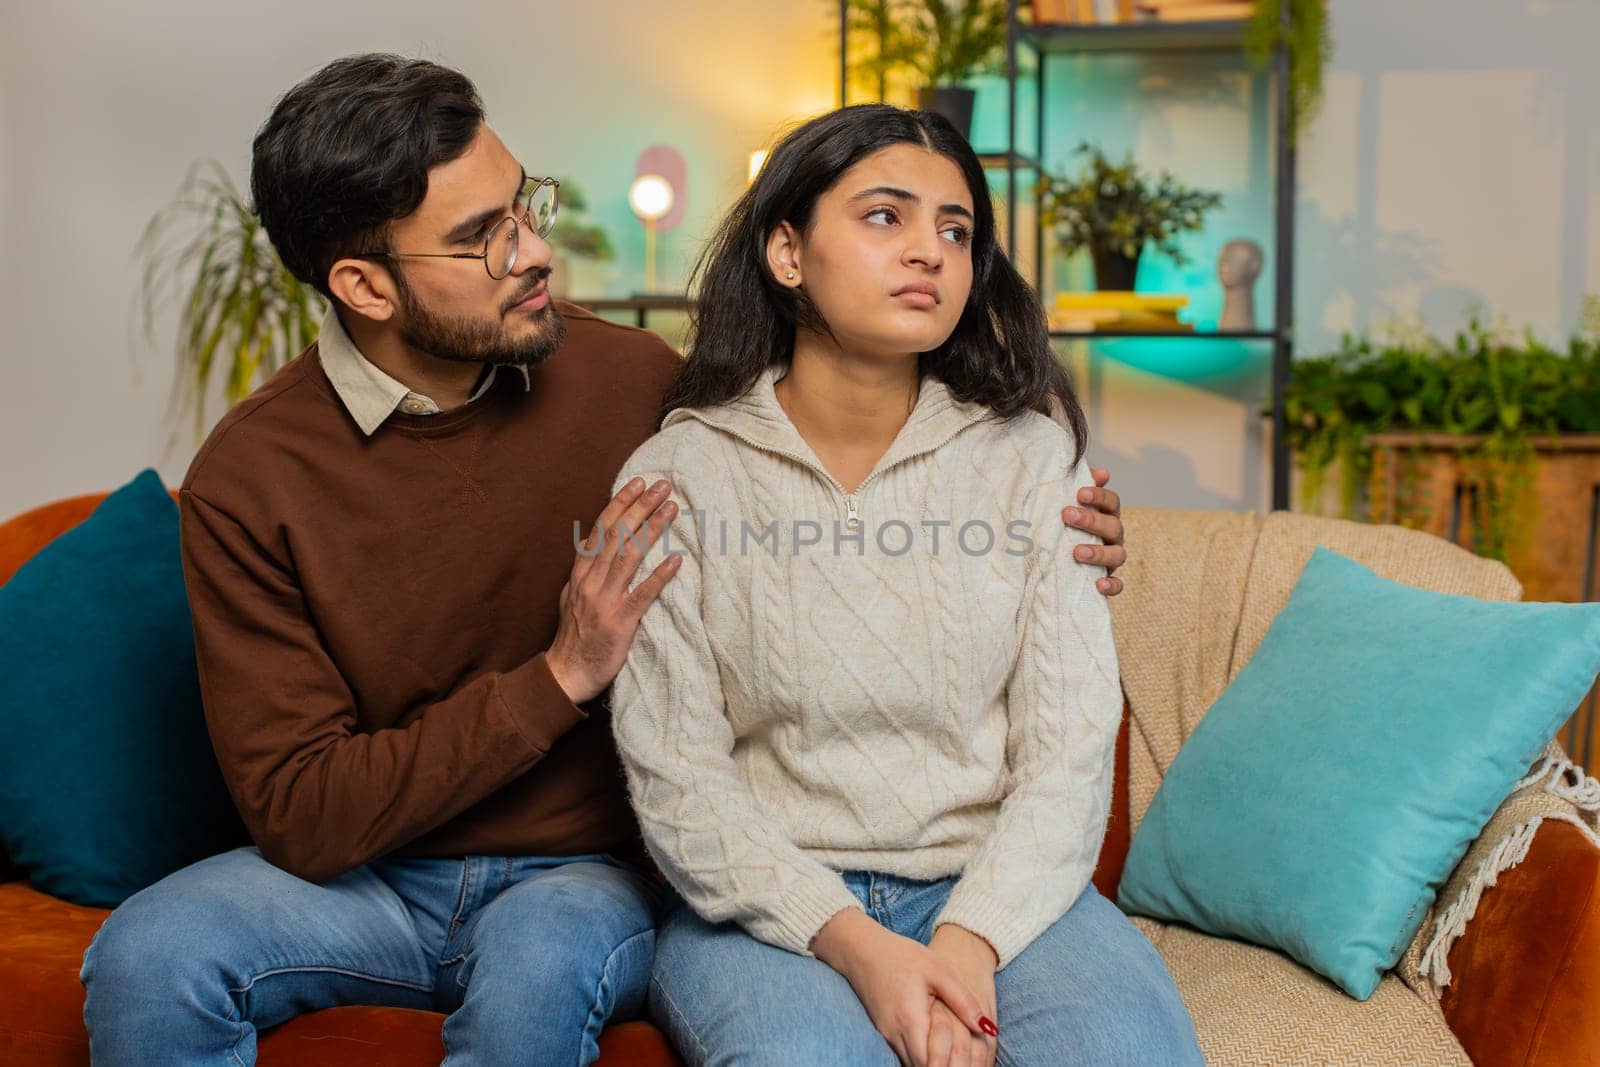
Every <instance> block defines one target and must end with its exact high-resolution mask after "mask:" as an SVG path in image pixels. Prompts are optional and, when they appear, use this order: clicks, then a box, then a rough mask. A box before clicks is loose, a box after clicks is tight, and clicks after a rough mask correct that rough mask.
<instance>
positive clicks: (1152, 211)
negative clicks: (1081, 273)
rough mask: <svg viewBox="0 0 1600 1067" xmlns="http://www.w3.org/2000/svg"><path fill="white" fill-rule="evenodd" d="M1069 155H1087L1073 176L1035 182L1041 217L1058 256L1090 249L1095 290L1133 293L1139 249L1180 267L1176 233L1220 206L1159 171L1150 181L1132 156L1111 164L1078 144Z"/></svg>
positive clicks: (1183, 259)
mask: <svg viewBox="0 0 1600 1067" xmlns="http://www.w3.org/2000/svg"><path fill="white" fill-rule="evenodd" d="M1074 154H1075V155H1079V156H1087V157H1088V164H1087V166H1086V167H1085V169H1084V170H1083V171H1082V172H1080V173H1079V174H1078V175H1076V176H1075V177H1071V178H1059V177H1054V176H1051V175H1045V176H1044V177H1043V178H1041V179H1040V183H1039V193H1040V196H1041V201H1042V204H1041V218H1042V219H1043V220H1044V224H1045V225H1046V226H1049V227H1050V228H1051V232H1052V233H1053V234H1054V236H1055V240H1056V243H1057V246H1058V247H1059V248H1060V249H1061V251H1062V252H1064V253H1066V254H1068V255H1070V254H1072V253H1073V252H1076V251H1078V250H1079V249H1081V248H1087V249H1088V250H1089V254H1090V255H1091V256H1092V257H1093V259H1094V276H1095V285H1096V287H1097V288H1099V289H1102V290H1123V289H1132V288H1133V281H1134V277H1135V276H1136V275H1137V273H1138V270H1139V257H1140V255H1141V254H1143V252H1144V249H1145V246H1146V245H1152V246H1153V247H1154V248H1155V249H1156V250H1157V251H1158V252H1164V253H1166V254H1167V255H1169V256H1171V257H1172V259H1173V260H1174V261H1175V262H1177V263H1178V264H1179V265H1180V266H1181V265H1184V264H1186V263H1188V261H1189V260H1188V257H1187V256H1185V255H1184V253H1183V250H1182V249H1181V248H1179V247H1178V242H1177V235H1178V234H1180V233H1185V232H1193V231H1197V230H1199V229H1200V227H1201V223H1202V222H1203V221H1204V219H1205V215H1206V212H1208V211H1211V210H1213V209H1214V208H1216V207H1217V206H1218V205H1219V204H1221V203H1222V197H1221V195H1220V194H1218V193H1212V192H1204V191H1201V190H1196V189H1189V188H1187V187H1185V186H1183V185H1180V184H1179V183H1178V182H1177V180H1176V179H1174V178H1173V177H1172V175H1171V174H1170V173H1168V172H1166V171H1162V172H1161V174H1160V175H1159V176H1158V177H1156V178H1151V177H1150V176H1149V175H1147V174H1145V173H1143V172H1141V171H1140V170H1139V168H1138V167H1137V165H1135V163H1134V161H1133V155H1132V153H1129V154H1128V156H1127V157H1126V158H1125V159H1124V160H1123V161H1122V162H1121V163H1112V162H1111V161H1110V160H1109V159H1108V158H1106V155H1105V153H1104V152H1102V151H1101V150H1100V149H1099V148H1096V147H1094V146H1092V145H1089V144H1086V143H1084V144H1079V145H1078V147H1077V149H1076V150H1075V152H1074Z"/></svg>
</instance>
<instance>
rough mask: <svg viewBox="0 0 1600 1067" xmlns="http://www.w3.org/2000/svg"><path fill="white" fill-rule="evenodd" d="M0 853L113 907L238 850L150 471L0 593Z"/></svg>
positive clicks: (163, 497) (169, 518)
mask: <svg viewBox="0 0 1600 1067" xmlns="http://www.w3.org/2000/svg"><path fill="white" fill-rule="evenodd" d="M0 676H4V677H5V679H6V686H5V688H4V690H3V691H0V840H3V842H4V847H5V851H6V852H7V854H8V855H9V857H10V859H11V861H12V862H13V863H15V864H16V866H17V867H19V868H20V869H21V870H23V871H24V872H26V874H27V876H28V878H29V880H30V881H31V882H32V883H33V884H34V885H35V886H37V887H38V888H40V889H43V890H45V891H46V892H49V893H51V894H52V895H54V896H57V897H61V898H62V899H65V900H70V901H73V902H75V903H79V904H92V905H101V906H110V905H114V904H116V903H118V902H120V901H121V900H122V899H124V898H125V897H127V896H128V895H129V894H131V893H133V892H136V891H137V890H139V889H141V888H143V887H144V886H146V885H149V884H151V883H152V882H155V881H157V880H159V879H160V878H162V877H163V876H165V875H166V874H168V873H170V872H171V871H174V870H176V869H177V868H179V867H182V866H184V865H185V864H187V863H191V862H193V861H195V860H197V859H200V858H202V857H204V856H208V855H211V854H212V853H215V852H219V851H222V850H224V849H227V848H230V847H233V846H235V845H237V844H241V843H243V842H244V841H245V833H244V828H243V826H242V824H241V823H240V821H239V817H238V814H237V813H236V811H235V810H234V807H233V804H232V801H231V800H230V799H229V798H228V794H227V791H226V789H225V788H224V786H223V784H222V777H221V775H220V773H219V772H218V770H217V767H216V759H215V756H214V755H213V753H212V750H211V743H210V740H209V738H208V736H207V734H206V730H205V722H204V719H203V717H202V715H201V709H200V695H199V686H198V682H197V678H196V672H195V660H194V635H193V630H192V627H191V624H190V620H189V609H188V600H187V598H186V596H185V593H184V586H183V573H182V568H181V564H180V561H179V552H178V516H177V509H176V507H175V506H174V505H173V502H172V499H171V497H170V496H169V495H168V493H167V491H166V490H165V489H164V488H163V487H162V485H161V480H160V478H159V477H158V476H157V475H156V474H155V472H154V471H145V472H144V473H142V474H141V475H139V476H138V477H137V478H135V479H134V480H133V481H132V482H130V483H129V484H128V485H127V486H125V487H123V488H122V489H120V490H118V491H117V492H115V493H113V494H111V495H110V496H109V497H107V498H106V500H105V501H104V502H103V503H101V504H100V506H99V507H98V508H96V509H95V510H94V512H93V514H91V515H90V516H89V517H88V518H87V519H85V520H84V521H83V522H82V523H80V524H79V525H77V526H75V527H73V528H72V529H70V530H68V531H67V532H66V533H64V534H62V535H61V536H60V537H58V538H56V539H55V540H54V541H51V542H50V543H49V544H48V545H46V546H45V547H44V548H43V549H41V550H40V551H39V552H38V553H37V554H36V555H34V556H33V557H32V558H31V559H29V560H28V561H27V562H26V563H24V564H22V566H21V567H19V568H18V570H17V571H16V573H15V574H14V575H12V577H11V579H10V580H9V581H8V582H6V583H5V585H4V586H0Z"/></svg>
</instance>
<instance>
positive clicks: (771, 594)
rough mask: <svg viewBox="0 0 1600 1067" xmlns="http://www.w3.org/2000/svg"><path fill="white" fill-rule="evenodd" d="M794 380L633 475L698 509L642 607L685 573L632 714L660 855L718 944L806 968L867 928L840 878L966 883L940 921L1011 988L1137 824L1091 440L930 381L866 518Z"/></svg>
mask: <svg viewBox="0 0 1600 1067" xmlns="http://www.w3.org/2000/svg"><path fill="white" fill-rule="evenodd" d="M785 370H786V367H784V366H782V365H780V366H775V367H772V368H769V369H768V370H767V371H766V372H764V373H763V374H762V376H761V378H760V379H759V380H758V381H757V383H756V384H755V386H754V387H753V388H752V389H751V390H750V391H749V392H747V393H746V394H745V395H744V396H742V397H740V398H738V399H737V400H734V401H731V402H729V403H728V404H724V405H720V406H717V407H714V408H705V409H679V410H677V411H674V412H672V413H670V414H669V415H668V416H667V418H666V420H665V422H664V423H663V428H662V430H661V432H660V433H658V434H657V435H656V436H655V437H653V438H651V439H650V440H649V441H647V442H646V443H645V444H644V445H642V446H641V447H640V448H639V449H638V451H636V452H635V453H634V454H633V456H632V458H631V459H629V461H628V462H627V464H625V465H624V467H623V469H622V471H621V473H620V474H619V475H618V477H617V482H616V488H617V489H620V488H621V487H622V485H623V484H624V483H626V482H627V481H628V479H630V478H632V477H634V476H635V475H642V476H643V477H645V478H646V479H648V480H650V481H653V480H655V479H656V478H660V477H665V478H668V479H670V480H671V481H672V483H673V486H674V493H673V496H674V499H676V500H677V502H678V505H679V507H680V509H681V510H680V514H679V516H678V517H677V518H676V519H675V520H674V521H673V524H672V527H671V533H670V537H669V538H666V539H663V540H662V541H660V542H657V544H656V545H655V546H654V547H653V548H652V549H651V551H650V552H649V554H648V555H647V556H646V559H645V562H644V564H643V565H642V566H641V567H640V568H639V571H638V574H637V575H636V577H635V579H634V584H637V583H638V582H639V581H642V580H643V579H644V577H645V576H647V575H648V574H649V573H650V572H651V571H652V570H653V569H654V567H655V565H656V564H658V563H659V562H660V561H661V559H662V558H663V557H664V554H665V552H667V551H669V550H670V551H672V552H675V553H683V554H684V556H685V559H684V562H683V566H682V568H681V569H680V570H679V571H678V573H677V575H676V576H675V577H674V578H673V579H672V581H671V582H669V583H668V585H667V588H666V590H665V591H664V593H663V594H662V596H661V597H660V599H659V600H658V601H657V602H656V603H655V604H654V605H652V606H651V608H650V609H649V610H648V611H647V612H646V613H645V616H644V619H643V621H642V623H641V624H640V628H639V632H638V635H637V637H636V638H635V640H634V645H633V649H632V652H631V653H630V655H629V657H628V661H627V664H626V665H625V666H624V668H623V670H622V673H621V674H620V675H619V676H618V678H617V680H616V683H615V685H614V687H613V692H612V706H613V726H614V729H615V731H616V738H617V747H618V750H619V752H620V753H621V756H622V762H623V766H624V768H625V769H626V772H627V777H628V786H629V791H630V794H631V796H632V799H633V804H634V808H635V810H636V811H637V813H638V815H639V820H640V825H641V826H642V828H643V830H644V837H645V842H646V844H647V845H648V846H649V848H650V851H651V854H652V855H653V856H654V858H655V860H656V862H657V863H658V864H659V865H660V866H661V869H662V871H663V873H664V874H665V875H666V876H667V878H668V879H669V880H670V881H671V882H672V884H673V886H674V887H675V888H676V889H677V890H678V891H679V892H680V893H682V894H683V896H684V897H685V899H686V900H688V902H689V903H690V904H691V905H692V906H693V907H694V908H695V910H696V911H697V912H699V913H700V914H701V915H702V916H704V917H705V918H706V919H707V920H709V921H712V922H721V921H725V920H735V921H737V922H738V923H740V924H741V925H742V926H743V927H744V929H746V930H747V931H749V933H750V934H752V935H753V936H755V937H757V938H759V939H760V940H762V941H765V942H767V943H769V944H773V945H777V946H780V947H782V948H785V949H788V950H790V951H792V952H797V953H802V954H809V951H810V949H809V946H810V943H811V939H812V938H813V937H814V936H815V935H816V933H817V931H818V930H820V929H821V928H822V926H823V925H824V924H825V923H826V922H827V921H828V920H829V919H830V918H832V917H833V916H834V915H835V914H837V913H838V912H839V911H841V910H843V909H845V908H850V907H859V905H858V903H857V902H856V899H855V897H854V896H853V895H852V894H851V893H850V892H849V890H848V889H846V887H845V884H844V881H843V879H842V878H840V876H839V874H838V872H839V871H841V870H847V869H850V870H874V871H883V872H887V873H892V874H897V875H902V876H905V877H910V878H919V879H934V878H944V877H948V876H951V875H955V874H959V875H960V876H961V877H960V878H959V880H958V881H957V884H956V887H955V889H954V891H953V892H952V893H951V895H950V899H949V902H948V903H947V904H946V906H945V909H944V912H943V914H942V915H941V917H940V919H939V922H941V923H954V924H956V925H959V926H962V927H964V928H966V929H969V930H971V931H973V932H975V933H977V934H980V935H981V936H983V937H984V938H985V939H987V940H988V941H989V943H990V944H992V945H993V946H994V948H995V951H996V952H997V953H998V954H999V957H1000V965H1001V966H1002V967H1003V966H1005V965H1006V964H1007V963H1009V962H1010V961H1011V960H1012V959H1013V958H1014V957H1015V956H1016V955H1017V954H1018V953H1019V952H1021V951H1022V950H1023V949H1024V948H1026V947H1027V946H1028V944H1029V943H1030V942H1031V941H1032V940H1033V939H1034V938H1035V937H1037V936H1038V935H1039V934H1040V933H1041V932H1042V931H1043V930H1045V929H1046V928H1047V927H1048V926H1049V925H1050V924H1051V923H1053V922H1054V921H1055V920H1056V919H1058V918H1059V917H1060V916H1061V915H1062V914H1063V913H1065V912H1066V910H1067V909H1068V908H1069V907H1071V905H1072V903H1073V902H1074V901H1075V900H1076V899H1077V898H1078V895H1079V894H1080V893H1081V892H1082V891H1083V888H1084V886H1086V885H1087V884H1088V881H1089V876H1090V874H1091V872H1092V871H1093V868H1094V863H1095V859H1096V856H1097V855H1098V853H1099V848H1100V842H1101V838H1102V837H1103V835H1104V832H1105V824H1106V818H1107V815H1108V814H1109V811H1110V802H1111V765H1112V755H1113V752H1114V749H1115V744H1116V733H1117V725H1118V720H1119V718H1120V716H1121V711H1122V701H1121V697H1120V691H1119V686H1118V681H1117V679H1118V669H1117V658H1116V649H1115V646H1114V645H1113V644H1112V639H1111V620H1110V613H1109V610H1108V607H1107V604H1106V602H1105V599H1104V598H1103V597H1102V596H1101V595H1100V594H1099V593H1098V592H1097V591H1096V590H1095V588H1094V582H1095V579H1097V578H1099V577H1100V576H1102V575H1103V574H1104V570H1103V569H1102V568H1100V567H1092V566H1085V565H1083V564H1079V563H1077V562H1075V561H1074V560H1073V558H1072V549H1073V547H1074V546H1075V545H1078V544H1084V543H1098V542H1097V539H1096V538H1094V537H1093V536H1091V535H1088V534H1084V533H1082V532H1081V531H1077V530H1073V529H1070V528H1068V527H1066V526H1065V525H1063V524H1062V522H1061V518H1060V511H1061V508H1062V506H1063V505H1065V504H1066V503H1068V502H1069V501H1073V500H1075V499H1076V492H1077V489H1078V488H1079V487H1081V486H1085V485H1091V484H1093V483H1092V481H1091V480H1090V479H1089V477H1088V474H1087V464H1078V465H1074V464H1073V463H1072V455H1073V452H1074V447H1073V441H1072V437H1071V434H1070V432H1069V431H1068V430H1066V429H1065V427H1064V426H1063V425H1061V424H1058V423H1057V422H1055V421H1052V420H1051V419H1049V418H1046V417H1045V416H1043V415H1038V414H1033V413H1029V414H1025V415H1022V416H1019V417H1018V418H1015V419H1011V420H1001V419H998V418H997V417H995V416H994V414H993V412H992V411H990V410H989V409H987V408H984V407H982V406H980V405H975V404H965V403H962V402H960V401H957V400H956V399H955V398H953V397H952V396H951V395H950V393H949V390H947V389H946V388H945V387H944V385H943V384H942V383H941V382H939V381H938V380H936V379H933V378H926V379H924V381H923V384H922V387H921V391H920V393H919V395H918V398H917V402H916V405H915V408H914V409H913V411H912V413H911V415H910V417H909V418H908V419H907V421H906V424H905V426H904V427H902V428H901V430H900V433H899V434H898V436H897V437H896V438H895V440H894V442H893V444H891V446H890V447H889V450H888V451H887V452H886V453H885V454H884V456H883V457H882V458H881V459H880V460H879V461H878V464H877V465H876V466H875V467H874V469H873V471H872V473H871V474H869V475H868V476H867V478H866V479H865V480H864V481H863V482H862V484H861V485H860V486H858V487H856V490H855V492H854V493H853V494H847V493H846V492H845V491H844V488H843V487H842V486H840V485H839V484H838V482H837V481H836V480H835V479H834V478H833V477H832V476H831V475H830V474H829V473H828V472H827V470H826V468H824V467H823V465H822V464H821V463H820V462H819V461H818V460H817V458H816V455H815V453H813V452H812V450H811V448H810V447H809V446H808V445H807V444H806V443H805V440H804V439H803V438H802V437H801V436H800V435H799V433H798V432H797V431H796V430H795V428H794V426H793V424H792V423H791V422H790V421H789V419H788V416H787V415H786V414H785V413H784V411H783V409H782V407H781V406H779V404H778V402H777V397H776V395H775V394H774V392H773V388H772V387H773V383H774V382H775V381H777V380H778V379H779V378H781V377H782V375H783V373H784V372H785ZM852 498H853V500H854V502H855V504H856V507H857V509H858V512H859V528H858V529H857V530H855V531H852V530H851V529H850V528H849V526H848V525H847V518H848V515H849V505H850V502H851V500H852ZM896 523H898V524H900V525H899V526H897V525H896ZM976 523H983V524H987V529H988V530H989V531H991V532H992V538H991V537H989V536H986V535H985V533H984V529H985V527H983V526H980V525H970V526H966V527H965V529H964V528H963V527H964V524H976ZM940 524H945V525H940ZM853 536H859V542H858V541H857V540H853V539H852V537H853ZM836 537H837V538H838V540H837V541H836V540H835V538H836ZM758 538H760V539H759V540H758ZM991 540H992V544H990V543H989V542H990V541H991ZM808 542H815V543H808ZM836 544H837V545H838V551H837V552H835V545H836Z"/></svg>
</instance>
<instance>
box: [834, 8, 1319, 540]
mask: <svg viewBox="0 0 1600 1067" xmlns="http://www.w3.org/2000/svg"><path fill="white" fill-rule="evenodd" d="M1018 6H1019V5H1018V0H1008V2H1007V18H1006V144H1005V145H1004V146H1002V147H1001V150H1000V151H997V152H984V153H980V155H979V160H980V162H982V163H983V165H984V166H985V167H986V168H989V169H991V170H1004V171H1005V172H1006V179H1005V184H1006V210H1005V235H1006V247H1007V248H1009V249H1012V251H1013V255H1014V254H1015V252H1016V249H1017V248H1018V244H1017V239H1018V236H1019V235H1018V233H1017V193H1018V189H1019V182H1018V173H1019V172H1020V171H1029V170H1031V171H1035V172H1037V171H1038V170H1039V169H1040V163H1041V161H1044V160H1047V159H1048V158H1049V153H1048V152H1047V150H1046V145H1045V132H1046V123H1045V117H1046V116H1045V100H1046V95H1045V87H1046V72H1047V71H1048V68H1049V63H1048V59H1049V57H1051V56H1060V55H1084V54H1094V53H1102V54H1103V53H1116V52H1121V53H1133V54H1160V53H1173V52H1234V53H1242V51H1243V49H1244V43H1245V24H1244V23H1243V22H1242V21H1229V22H1173V23H1160V22H1130V23H1098V24H1070V25H1047V26H1035V25H1033V24H1032V23H1030V22H1024V21H1022V20H1021V19H1020V18H1019V17H1018ZM1281 6H1282V11H1283V14H1282V18H1283V23H1284V26H1285V28H1287V26H1288V24H1289V9H1290V7H1291V6H1292V5H1290V4H1283V5H1281ZM849 45H850V42H849V31H848V5H847V2H846V0H840V4H839V102H840V104H841V105H843V104H844V102H845V101H846V100H847V99H848V96H847V92H848V87H849V86H848V70H849V59H848V53H849ZM1023 49H1028V50H1029V51H1030V52H1032V54H1033V55H1032V58H1033V74H1032V77H1033V79H1034V92H1035V94H1036V96H1035V99H1036V100H1037V101H1038V107H1037V108H1036V109H1035V110H1036V111H1037V115H1036V130H1035V137H1034V146H1035V149H1036V151H1035V152H1034V153H1025V152H1021V151H1018V150H1017V144H1018V133H1019V130H1018V106H1017V95H1018V83H1019V80H1020V78H1021V77H1022V76H1023V75H1022V73H1021V67H1020V65H1019V63H1018V57H1019V54H1020V53H1021V51H1022V50H1023ZM1269 76H1270V77H1271V78H1272V83H1273V84H1272V95H1273V115H1272V119H1271V121H1272V123H1273V131H1272V139H1273V163H1274V167H1273V171H1274V187H1273V196H1274V230H1275V232H1274V234H1273V238H1272V241H1271V247H1272V268H1273V269H1272V284H1273V318H1274V321H1273V323H1272V324H1271V325H1270V326H1269V327H1267V328H1265V329H1261V330H1210V331H1182V332H1178V331H1153V330H1147V331H1122V332H1111V331H1106V332H1102V333H1091V332H1074V331H1053V332H1052V333H1051V336H1052V337H1055V338H1059V339H1063V340H1077V341H1090V342H1093V341H1098V340H1111V339H1115V340H1122V339H1125V338H1133V337H1142V338H1171V339H1174V340H1182V341H1184V342H1187V343H1190V344H1195V343H1205V342H1208V341H1221V340H1227V341H1263V342H1270V343H1271V345H1272V370H1271V378H1272V380H1271V394H1270V408H1271V412H1272V507H1273V508H1274V510H1282V509H1287V508H1288V507H1289V473H1290V462H1291V457H1290V454H1289V443H1288V434H1287V432H1286V430H1287V427H1286V425H1285V421H1284V403H1283V399H1284V391H1285V389H1286V388H1287V386H1288V382H1289V375H1290V368H1291V365H1292V361H1293V357H1294V353H1293V341H1294V331H1293V326H1294V185H1295V152H1294V144H1293V142H1292V140H1291V139H1290V136H1289V54H1288V50H1287V49H1286V48H1281V47H1280V48H1279V49H1278V50H1277V52H1276V53H1275V54H1274V56H1273V60H1272V69H1271V72H1270V75H1269ZM985 147H988V146H985ZM1034 205H1035V220H1036V222H1035V226H1034V246H1033V253H1034V255H1033V262H1034V272H1033V273H1034V287H1035V289H1037V290H1038V291H1039V292H1040V295H1041V297H1042V298H1045V299H1048V295H1047V294H1045V293H1044V292H1043V288H1044V266H1045V255H1046V249H1045V227H1044V225H1043V223H1042V221H1038V219H1039V211H1038V209H1039V207H1040V206H1041V198H1040V197H1039V196H1038V195H1037V194H1035V199H1034ZM1265 243H1266V242H1263V244H1265Z"/></svg>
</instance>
